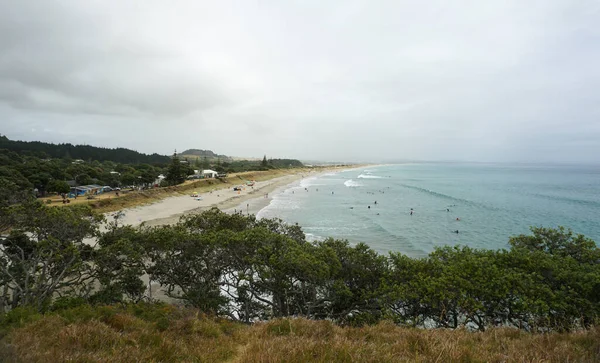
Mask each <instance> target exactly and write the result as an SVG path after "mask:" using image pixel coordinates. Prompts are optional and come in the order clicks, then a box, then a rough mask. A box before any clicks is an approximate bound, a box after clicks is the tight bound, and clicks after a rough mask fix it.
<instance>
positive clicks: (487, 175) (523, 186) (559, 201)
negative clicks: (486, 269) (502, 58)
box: [258, 164, 600, 257]
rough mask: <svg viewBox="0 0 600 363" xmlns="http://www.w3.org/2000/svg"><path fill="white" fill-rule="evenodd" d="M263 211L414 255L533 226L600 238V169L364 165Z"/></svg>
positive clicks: (312, 231) (314, 234)
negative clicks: (365, 167) (561, 229)
mask: <svg viewBox="0 0 600 363" xmlns="http://www.w3.org/2000/svg"><path fill="white" fill-rule="evenodd" d="M375 201H377V204H375ZM369 206H370V208H368V207H369ZM411 208H412V209H413V211H414V213H413V215H410V210H411ZM448 209H449V210H450V211H449V212H448V211H447V210H448ZM258 216H259V217H267V218H271V217H279V218H281V219H283V220H284V221H286V222H288V223H298V224H300V225H301V226H302V227H303V229H304V231H305V233H306V234H307V236H308V237H309V238H311V239H322V238H325V237H335V238H344V239H348V240H349V241H351V242H354V243H356V242H365V243H367V244H368V245H370V246H371V247H372V248H374V249H375V250H377V251H378V252H381V253H387V252H388V251H398V252H403V253H405V254H407V255H409V256H413V257H421V256H424V255H426V254H427V253H429V252H431V251H432V250H433V249H434V247H435V246H442V245H456V244H461V245H468V246H472V247H477V248H487V249H499V248H507V247H508V238H509V236H513V235H517V234H521V233H528V232H529V226H545V227H556V226H558V225H562V226H565V227H569V228H571V229H573V231H574V232H577V233H582V234H584V235H586V236H588V237H590V238H592V239H594V240H595V241H596V242H598V241H600V168H599V167H588V166H506V165H499V164H405V165H389V166H379V167H373V168H367V169H364V168H363V169H356V170H349V171H344V172H339V173H332V174H325V175H321V176H319V177H311V178H306V179H303V180H302V181H301V182H299V183H296V184H294V185H292V186H290V187H289V188H288V189H286V190H284V191H281V192H279V193H277V194H276V195H275V196H274V197H273V200H272V202H271V204H270V205H269V206H268V207H266V208H265V209H263V210H261V211H260V212H259V213H258ZM456 218H459V219H460V220H459V221H457V220H456ZM456 230H458V231H459V233H458V234H457V233H454V231H456Z"/></svg>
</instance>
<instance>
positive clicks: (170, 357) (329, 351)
mask: <svg viewBox="0 0 600 363" xmlns="http://www.w3.org/2000/svg"><path fill="white" fill-rule="evenodd" d="M88 309H90V308H88ZM105 309H109V308H105ZM166 309H169V308H168V307H167V308H166ZM170 309H172V310H170V311H168V312H167V313H165V314H163V315H162V316H160V314H158V315H157V313H156V311H153V312H152V313H151V314H150V316H151V317H148V316H144V315H143V314H141V315H140V314H137V315H136V314H134V313H132V312H131V311H127V310H123V309H121V310H119V309H113V310H110V309H109V310H105V311H104V312H102V313H101V314H96V316H94V317H89V318H87V319H79V318H72V315H73V314H72V313H71V314H70V315H69V314H63V316H59V315H51V316H46V317H44V318H42V319H39V320H36V321H34V322H31V323H28V324H26V325H24V326H22V327H20V328H15V329H14V330H13V331H12V332H11V333H10V334H9V335H8V336H7V337H6V338H5V340H4V342H2V343H3V344H2V345H0V347H5V348H6V347H7V345H6V343H9V344H10V345H9V346H8V347H10V349H6V352H5V353H4V355H1V354H0V360H2V358H4V359H5V360H8V361H15V362H59V361H74V362H403V361H405V362H409V361H410V362H414V361H416V362H599V361H600V329H592V330H589V331H582V332H576V333H568V334H567V333H565V334H558V333H553V334H544V335H541V334H528V333H524V332H521V331H518V330H515V329H491V330H489V331H486V332H484V333H480V332H469V331H466V330H455V331H452V330H420V329H409V328H400V327H397V326H395V325H393V324H391V323H381V324H379V325H376V326H369V327H362V328H352V327H339V326H336V325H334V324H332V323H331V322H328V321H309V320H305V319H282V320H274V321H271V322H268V323H262V324H256V325H254V326H251V327H249V326H244V325H240V324H236V323H232V322H229V321H226V320H215V319H210V318H206V317H202V316H198V314H197V313H195V312H194V311H190V310H179V309H174V308H170ZM107 311H112V312H111V313H107ZM88 313H89V312H88ZM88 313H86V314H88ZM75 315H77V316H79V315H82V313H81V312H78V313H77V314H75ZM83 315H85V314H83ZM92 315H93V314H92Z"/></svg>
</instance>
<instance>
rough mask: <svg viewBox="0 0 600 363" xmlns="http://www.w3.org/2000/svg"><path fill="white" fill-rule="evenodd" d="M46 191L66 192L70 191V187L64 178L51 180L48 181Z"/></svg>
mask: <svg viewBox="0 0 600 363" xmlns="http://www.w3.org/2000/svg"><path fill="white" fill-rule="evenodd" d="M47 189H48V192H50V193H59V194H62V193H68V192H70V191H71V187H70V186H69V184H67V182H66V181H64V180H52V181H50V182H49V183H48V188H47Z"/></svg>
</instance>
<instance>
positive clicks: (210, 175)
mask: <svg viewBox="0 0 600 363" xmlns="http://www.w3.org/2000/svg"><path fill="white" fill-rule="evenodd" d="M217 174H218V173H217V172H216V171H214V170H210V169H206V170H202V175H204V177H205V178H216V177H217Z"/></svg>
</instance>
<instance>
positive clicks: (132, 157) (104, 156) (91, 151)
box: [0, 135, 171, 164]
mask: <svg viewBox="0 0 600 363" xmlns="http://www.w3.org/2000/svg"><path fill="white" fill-rule="evenodd" d="M0 149H6V150H9V151H14V152H17V153H28V154H29V155H32V156H37V157H39V158H42V159H44V158H60V159H81V160H84V161H92V160H96V161H100V162H104V161H112V162H114V163H120V164H167V163H169V161H170V160H171V158H170V157H169V156H166V155H159V154H156V153H155V154H152V155H147V154H142V153H139V152H137V151H134V150H130V149H125V148H116V149H109V148H103V147H96V146H90V145H72V144H51V143H46V142H40V141H14V140H9V139H8V138H7V137H6V136H2V135H0Z"/></svg>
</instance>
